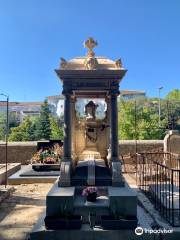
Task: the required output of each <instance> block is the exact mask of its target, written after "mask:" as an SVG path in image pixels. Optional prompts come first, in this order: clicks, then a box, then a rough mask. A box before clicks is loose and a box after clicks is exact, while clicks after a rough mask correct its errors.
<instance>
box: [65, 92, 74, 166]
mask: <svg viewBox="0 0 180 240" xmlns="http://www.w3.org/2000/svg"><path fill="white" fill-rule="evenodd" d="M71 118H72V112H71V95H70V94H69V93H68V94H65V100H64V159H63V160H64V161H65V162H67V161H71V142H72V140H71V138H72V136H71V133H72V131H71V129H72V127H71V124H72V123H71V122H72V119H71Z"/></svg>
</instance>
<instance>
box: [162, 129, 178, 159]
mask: <svg viewBox="0 0 180 240" xmlns="http://www.w3.org/2000/svg"><path fill="white" fill-rule="evenodd" d="M164 152H171V153H175V154H180V134H179V131H177V130H170V131H169V132H168V134H167V135H166V136H165V138H164Z"/></svg>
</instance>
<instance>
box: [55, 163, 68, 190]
mask: <svg viewBox="0 0 180 240" xmlns="http://www.w3.org/2000/svg"><path fill="white" fill-rule="evenodd" d="M58 185H59V187H70V186H71V161H64V162H61V166H60V177H59V183H58Z"/></svg>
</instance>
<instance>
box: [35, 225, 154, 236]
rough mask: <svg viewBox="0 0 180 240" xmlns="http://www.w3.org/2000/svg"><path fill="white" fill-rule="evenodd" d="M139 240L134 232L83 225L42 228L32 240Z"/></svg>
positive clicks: (36, 231)
mask: <svg viewBox="0 0 180 240" xmlns="http://www.w3.org/2000/svg"><path fill="white" fill-rule="evenodd" d="M39 239H43V240H74V239H76V240H124V239H127V240H139V239H140V237H139V236H138V235H136V234H135V233H134V229H133V230H123V229H122V230H104V229H102V228H93V229H91V228H90V227H89V225H87V224H83V225H82V228H81V229H80V230H55V231H52V230H46V229H45V227H41V228H40V229H39V231H38V230H34V231H33V232H32V233H31V235H30V240H39ZM143 239H144V240H153V239H154V236H153V234H152V235H148V234H147V236H143Z"/></svg>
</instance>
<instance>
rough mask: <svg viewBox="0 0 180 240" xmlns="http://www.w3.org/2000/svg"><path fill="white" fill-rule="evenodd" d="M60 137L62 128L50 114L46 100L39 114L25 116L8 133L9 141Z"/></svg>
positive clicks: (61, 136)
mask: <svg viewBox="0 0 180 240" xmlns="http://www.w3.org/2000/svg"><path fill="white" fill-rule="evenodd" d="M0 134H1V128H0ZM62 138H63V130H62V128H60V127H59V126H58V119H57V118H55V117H53V116H52V115H51V114H50V110H49V106H48V103H47V101H45V102H44V104H43V105H42V107H41V113H40V116H38V117H37V116H36V117H35V116H34V117H26V118H25V119H24V121H23V122H22V123H21V124H20V125H19V126H17V127H11V129H10V135H9V141H35V140H40V139H47V140H49V139H62Z"/></svg>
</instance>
